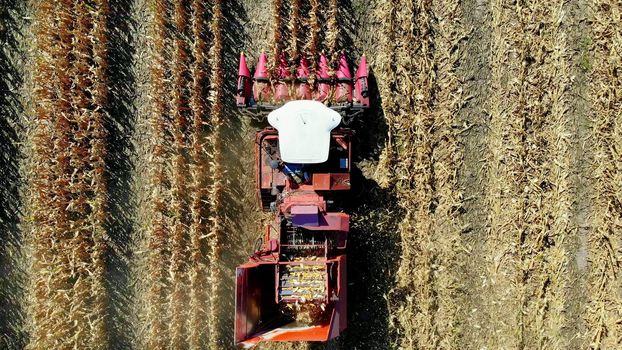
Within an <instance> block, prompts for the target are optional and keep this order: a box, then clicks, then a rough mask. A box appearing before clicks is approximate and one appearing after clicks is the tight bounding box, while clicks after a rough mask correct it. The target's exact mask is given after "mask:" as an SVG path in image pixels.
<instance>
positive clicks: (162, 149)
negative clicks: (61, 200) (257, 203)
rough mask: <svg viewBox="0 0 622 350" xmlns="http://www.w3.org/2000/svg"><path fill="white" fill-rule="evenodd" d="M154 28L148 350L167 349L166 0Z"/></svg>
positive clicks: (160, 1) (158, 4)
mask: <svg viewBox="0 0 622 350" xmlns="http://www.w3.org/2000/svg"><path fill="white" fill-rule="evenodd" d="M153 4H154V14H155V19H154V27H153V55H154V63H153V66H152V71H151V75H152V87H151V89H152V92H151V94H152V95H151V98H152V100H153V106H152V107H153V112H152V116H151V118H150V128H151V131H150V132H151V134H152V136H151V137H152V138H153V142H154V144H153V146H152V151H151V154H152V155H151V159H150V164H149V168H150V169H151V174H150V187H151V188H152V193H151V196H150V198H149V201H150V203H151V211H152V215H153V219H152V220H153V221H152V223H151V226H150V227H149V228H148V229H149V233H148V240H149V244H148V248H149V257H148V260H149V261H148V264H149V271H150V276H149V282H148V283H149V290H148V310H147V326H148V327H149V331H148V334H147V340H146V344H147V346H148V347H149V348H151V349H164V348H166V347H167V346H168V341H167V339H168V334H167V333H168V332H167V320H166V317H165V315H166V314H167V312H166V310H167V309H168V306H169V305H168V303H167V301H166V294H167V291H168V289H169V284H168V281H167V278H166V277H167V275H168V271H167V265H168V264H167V263H166V261H167V260H168V259H167V256H168V255H169V248H168V247H169V242H170V228H169V225H168V221H169V220H168V211H169V207H168V206H169V204H168V203H169V200H168V198H167V195H168V187H169V183H170V179H169V176H168V174H167V172H166V164H167V159H168V154H169V150H168V149H167V147H166V142H167V140H168V131H167V125H168V119H169V115H168V110H169V108H168V107H169V106H168V103H167V100H168V97H167V96H168V95H169V93H168V92H169V86H168V84H167V72H168V67H167V56H166V45H167V25H168V21H169V16H170V8H169V2H168V1H167V0H155V1H154V3H153Z"/></svg>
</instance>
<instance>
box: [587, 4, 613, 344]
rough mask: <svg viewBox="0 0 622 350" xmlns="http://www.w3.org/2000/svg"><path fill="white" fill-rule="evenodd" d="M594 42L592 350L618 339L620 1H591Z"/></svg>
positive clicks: (589, 313)
mask: <svg viewBox="0 0 622 350" xmlns="http://www.w3.org/2000/svg"><path fill="white" fill-rule="evenodd" d="M593 8H594V13H593V16H594V18H593V24H592V31H593V37H594V42H593V46H592V50H593V55H594V57H593V67H592V68H593V70H592V73H591V75H592V77H593V78H592V81H591V82H590V90H591V91H590V94H589V97H590V99H589V102H590V104H591V107H592V108H593V115H592V118H593V127H592V137H593V139H594V143H595V146H596V150H595V163H594V164H593V166H592V169H593V173H594V176H595V181H594V192H595V197H594V201H595V203H594V206H595V207H594V208H593V213H594V214H593V215H594V216H593V217H592V218H591V219H592V220H591V221H592V223H591V232H590V234H589V238H588V250H589V253H588V256H589V257H590V260H589V271H590V272H589V276H588V283H589V287H588V290H589V294H590V296H591V299H590V301H589V304H588V308H587V313H586V315H585V318H586V323H587V331H588V334H587V340H588V341H589V346H590V347H591V348H595V349H612V348H619V347H620V343H621V342H622V323H621V322H620V320H622V307H620V305H622V297H621V296H620V286H621V285H622V277H621V273H620V270H621V269H620V266H622V239H621V235H620V232H622V205H621V202H622V200H621V198H620V194H621V193H622V123H621V121H622V118H621V114H620V113H621V112H620V111H622V103H621V100H620V96H621V94H622V77H621V75H620V72H619V70H620V68H619V67H620V62H621V61H622V55H621V54H620V51H619V50H618V48H619V47H620V45H622V40H621V38H622V29H621V28H622V25H621V24H622V19H621V17H620V14H621V13H622V6H621V5H620V3H619V2H618V3H616V2H612V1H604V0H600V1H595V2H594V3H593Z"/></svg>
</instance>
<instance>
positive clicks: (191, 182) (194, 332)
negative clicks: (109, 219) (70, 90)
mask: <svg viewBox="0 0 622 350" xmlns="http://www.w3.org/2000/svg"><path fill="white" fill-rule="evenodd" d="M152 5H153V6H152V9H153V15H154V17H153V28H152V32H153V34H152V36H153V38H154V40H153V46H152V56H153V58H154V65H153V67H152V69H151V96H150V100H151V107H152V110H151V113H150V117H149V125H150V130H149V137H148V139H149V142H150V143H151V146H150V147H151V154H150V155H149V156H148V158H147V163H148V165H147V167H148V169H149V170H150V178H149V185H148V186H149V187H150V188H151V191H150V197H149V198H148V201H149V202H150V213H149V214H148V215H149V216H150V217H151V225H150V226H148V227H147V232H146V241H147V242H146V246H147V247H148V257H147V259H146V260H147V264H146V268H147V270H148V273H147V275H146V276H143V277H145V280H142V281H140V282H141V283H142V284H144V285H145V288H144V290H145V291H146V294H147V298H146V300H147V303H146V305H144V307H145V310H144V312H145V317H144V322H145V325H144V329H145V332H146V333H145V339H144V340H138V339H137V340H136V341H137V343H139V344H145V346H147V347H149V348H169V347H170V348H176V349H183V348H195V349H198V348H205V347H208V346H212V347H217V346H218V345H217V343H216V342H215V341H216V339H219V335H218V333H217V332H218V331H217V330H218V329H220V328H221V327H219V324H218V322H219V321H218V317H217V315H218V312H219V311H218V308H219V306H218V295H219V293H220V284H219V282H220V281H221V278H222V277H221V276H220V269H221V267H220V264H219V257H220V243H219V239H220V235H221V232H222V224H221V219H220V211H221V209H220V206H221V204H220V198H221V196H222V190H223V189H222V176H223V174H222V171H221V168H220V163H221V160H220V153H221V149H220V142H219V139H220V129H221V124H222V110H223V105H222V90H223V72H222V70H223V67H222V62H221V61H222V51H223V47H222V33H221V32H222V25H223V23H222V21H223V14H222V4H221V2H220V1H214V2H212V3H211V6H209V7H208V6H207V4H205V2H202V1H199V0H194V1H169V0H158V1H154V2H153V4H152ZM208 38H210V39H211V42H209V41H208V40H209V39H208ZM208 43H209V44H211V47H210V48H209V49H208ZM206 97H207V98H206ZM139 279H140V277H139ZM188 303H189V304H190V305H191V308H189V307H188ZM210 340H213V341H211V342H210ZM143 342H144V343H143Z"/></svg>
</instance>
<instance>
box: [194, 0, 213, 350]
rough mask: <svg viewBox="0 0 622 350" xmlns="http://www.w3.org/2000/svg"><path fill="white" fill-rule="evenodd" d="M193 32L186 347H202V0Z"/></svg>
mask: <svg viewBox="0 0 622 350" xmlns="http://www.w3.org/2000/svg"><path fill="white" fill-rule="evenodd" d="M191 7H192V18H191V21H192V35H193V37H194V45H193V46H192V56H193V58H194V62H193V65H192V68H191V76H192V90H191V94H190V109H191V111H192V125H191V139H190V141H191V143H192V144H191V150H190V153H191V158H192V162H191V167H190V177H191V179H192V183H191V185H190V188H191V191H190V194H191V204H190V211H191V223H190V229H189V231H190V261H191V266H190V320H189V321H190V330H189V331H190V335H189V346H190V348H192V349H198V348H200V347H201V344H202V343H203V341H204V339H206V338H207V332H206V326H205V319H206V318H207V302H208V300H207V299H208V296H207V291H208V282H207V261H206V255H207V254H206V252H207V247H206V244H205V239H203V238H202V235H203V232H205V230H206V225H205V222H206V220H207V218H206V216H207V211H206V210H205V208H204V207H205V204H204V203H205V202H206V201H207V193H206V190H205V185H206V184H205V176H206V174H207V172H208V171H209V168H208V166H207V164H206V163H207V157H206V156H205V147H206V143H207V142H208V141H207V139H206V137H205V132H204V124H206V122H205V116H206V115H207V104H206V101H205V98H204V97H203V96H204V92H205V90H206V89H205V86H206V85H207V63H208V62H207V54H208V49H207V42H206V39H205V35H204V34H203V31H204V29H205V28H206V26H207V25H206V23H205V19H204V17H205V12H206V9H205V6H204V5H203V1H202V0H193V1H192V6H191Z"/></svg>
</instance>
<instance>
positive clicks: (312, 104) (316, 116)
mask: <svg viewBox="0 0 622 350" xmlns="http://www.w3.org/2000/svg"><path fill="white" fill-rule="evenodd" d="M268 122H269V123H270V125H272V126H273V127H274V128H275V129H277V130H278V132H279V149H280V151H281V160H283V162H285V163H293V164H317V163H324V162H326V161H327V160H328V154H329V150H330V134H331V131H332V130H333V129H334V128H336V127H337V126H338V125H339V124H340V123H341V115H340V114H339V113H337V112H335V111H334V110H332V109H330V108H328V107H326V106H324V104H322V103H321V102H317V101H309V100H301V101H291V102H288V103H286V104H285V105H284V106H283V107H281V108H279V109H277V110H275V111H273V112H271V113H270V114H268Z"/></svg>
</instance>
